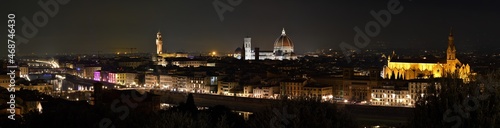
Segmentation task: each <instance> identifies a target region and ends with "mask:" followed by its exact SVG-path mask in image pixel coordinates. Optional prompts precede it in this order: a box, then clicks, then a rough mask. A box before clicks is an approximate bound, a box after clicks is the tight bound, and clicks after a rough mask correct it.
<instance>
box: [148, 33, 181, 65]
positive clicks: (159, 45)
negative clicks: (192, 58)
mask: <svg viewBox="0 0 500 128" xmlns="http://www.w3.org/2000/svg"><path fill="white" fill-rule="evenodd" d="M187 57H188V54H187V53H181V52H174V53H163V37H162V36H161V33H160V31H158V33H156V54H155V55H153V57H152V59H153V61H155V63H156V64H157V65H163V66H166V62H165V60H164V58H187Z"/></svg>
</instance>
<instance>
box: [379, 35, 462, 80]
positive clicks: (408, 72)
mask: <svg viewBox="0 0 500 128" xmlns="http://www.w3.org/2000/svg"><path fill="white" fill-rule="evenodd" d="M453 40H454V38H453V34H452V33H451V32H450V35H449V36H448V48H447V50H446V60H439V59H427V58H423V59H420V60H413V59H411V60H410V59H398V58H394V57H393V58H391V57H389V58H388V60H387V65H386V66H385V67H384V69H383V73H382V77H383V78H385V79H405V80H410V79H428V78H440V77H443V76H446V75H447V74H455V75H457V76H458V77H459V78H461V79H463V80H464V81H469V75H470V73H471V72H470V66H469V65H468V64H462V63H461V62H460V61H459V60H458V59H457V58H456V48H455V44H454V43H453Z"/></svg>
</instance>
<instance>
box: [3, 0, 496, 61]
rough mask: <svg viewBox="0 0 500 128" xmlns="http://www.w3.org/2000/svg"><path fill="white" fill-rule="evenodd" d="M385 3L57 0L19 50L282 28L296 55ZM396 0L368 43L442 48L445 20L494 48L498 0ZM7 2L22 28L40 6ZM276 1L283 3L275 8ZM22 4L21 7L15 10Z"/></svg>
mask: <svg viewBox="0 0 500 128" xmlns="http://www.w3.org/2000/svg"><path fill="white" fill-rule="evenodd" d="M387 2H388V1H380V2H361V3H360V2H359V1H353V2H347V1H333V2H332V1H328V2H327V1H317V2H301V1H268V2H255V1H242V2H241V3H239V4H238V5H236V6H231V7H232V8H233V11H226V12H224V13H223V15H222V16H223V18H224V19H223V20H221V18H220V17H219V15H218V14H217V12H216V9H215V7H214V5H213V3H214V1H204V2H192V1H183V2H179V1H175V2H172V1H170V2H159V1H155V2H145V3H134V2H131V1H122V2H120V3H114V2H111V1H104V2H97V1H87V2H81V1H69V2H68V3H67V4H65V5H59V6H58V9H59V10H58V13H56V15H55V16H53V17H49V18H48V21H47V24H46V25H44V26H42V27H37V28H38V33H37V34H35V35H34V36H33V38H27V39H28V40H29V42H27V43H21V44H20V45H19V46H18V54H29V53H48V54H54V53H71V52H73V53H97V51H113V52H115V51H126V50H124V49H126V48H137V51H140V52H151V53H153V52H154V49H155V45H154V44H155V34H156V32H157V31H158V30H161V32H162V34H163V38H164V45H165V46H164V47H163V49H164V50H165V51H168V52H182V51H184V52H193V51H200V52H206V51H220V52H231V51H234V49H236V48H237V47H241V44H242V43H243V37H246V36H250V37H252V40H253V42H252V43H253V45H252V46H253V47H260V48H261V49H272V43H273V42H274V41H275V39H276V38H277V37H279V35H280V31H281V29H282V28H286V29H287V34H288V35H290V37H292V38H293V40H294V43H295V45H296V48H295V49H296V52H297V53H299V54H301V53H304V52H310V51H315V50H318V49H330V48H331V49H335V50H340V48H339V44H340V43H341V42H346V43H348V44H353V37H355V34H356V33H355V31H354V30H353V27H356V26H359V27H360V28H361V29H364V25H365V24H366V23H367V22H369V21H372V20H375V19H374V18H373V16H372V15H371V14H370V11H375V12H378V11H380V10H383V9H386V8H387V7H386V4H387ZM399 2H400V6H401V7H403V8H404V9H403V10H402V12H401V13H400V14H397V15H396V14H393V15H392V16H391V19H392V20H391V22H390V23H389V24H388V25H387V26H386V27H382V28H381V29H380V30H381V31H380V34H379V35H378V36H376V37H373V38H372V40H371V43H370V44H369V45H368V47H370V46H371V45H373V44H374V42H385V43H387V46H388V47H389V48H415V49H422V48H426V49H438V50H442V49H445V47H442V46H443V45H442V44H446V35H447V34H448V31H449V28H450V27H453V29H454V34H455V37H456V41H455V43H456V45H457V49H459V50H464V49H467V50H469V49H488V48H490V49H488V50H495V49H491V47H498V46H497V45H498V43H497V42H499V39H498V38H494V37H495V35H498V34H500V33H499V31H498V30H496V28H498V26H499V25H498V24H497V22H498V21H500V17H499V16H498V15H495V14H494V12H498V11H499V9H498V8H495V7H494V5H495V3H497V2H496V1H474V2H469V1H448V0H443V1H436V2H431V1H427V0H422V1H416V0H415V1H399ZM222 3H225V4H228V3H226V2H225V1H222ZM8 4H9V5H12V6H9V7H5V8H4V7H2V8H4V9H7V11H10V10H15V13H17V15H18V17H19V19H20V20H19V23H18V24H17V25H18V26H16V27H17V29H19V30H20V31H23V30H21V28H22V26H23V21H22V20H21V18H22V17H27V19H28V20H29V21H31V22H33V19H32V17H33V15H34V13H36V12H39V11H43V8H41V7H40V6H39V5H38V4H37V2H27V3H26V2H24V3H23V2H18V1H8ZM278 5H283V6H284V7H280V8H282V9H275V6H278ZM2 6H3V5H2ZM21 7H25V8H26V9H22V10H20V9H17V8H21ZM264 13H267V15H262V14H264ZM470 24H474V25H470ZM18 35H19V36H21V37H25V36H24V35H23V34H22V33H19V34H18ZM18 42H19V41H18ZM96 47H97V48H96ZM363 49H364V48H363Z"/></svg>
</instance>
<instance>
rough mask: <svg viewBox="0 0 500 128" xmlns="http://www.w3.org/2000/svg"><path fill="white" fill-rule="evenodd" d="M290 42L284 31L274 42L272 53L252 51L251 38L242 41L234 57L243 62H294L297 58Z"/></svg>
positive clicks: (256, 49)
mask: <svg viewBox="0 0 500 128" xmlns="http://www.w3.org/2000/svg"><path fill="white" fill-rule="evenodd" d="M293 50H294V46H293V42H292V40H291V39H290V38H289V37H288V36H287V35H286V33H285V29H284V28H283V30H282V31H281V35H280V36H279V37H278V38H277V39H276V41H274V47H273V50H272V51H262V50H260V49H259V48H255V49H252V38H250V37H245V38H244V39H243V49H241V48H237V49H236V50H235V54H234V57H235V58H237V59H243V60H266V59H269V60H295V59H297V56H296V55H295V53H294V51H293Z"/></svg>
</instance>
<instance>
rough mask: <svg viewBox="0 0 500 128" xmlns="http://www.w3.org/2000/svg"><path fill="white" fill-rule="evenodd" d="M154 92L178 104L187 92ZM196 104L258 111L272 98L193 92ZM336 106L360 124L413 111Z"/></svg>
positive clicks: (403, 117)
mask: <svg viewBox="0 0 500 128" xmlns="http://www.w3.org/2000/svg"><path fill="white" fill-rule="evenodd" d="M151 92H153V93H154V94H157V95H160V96H161V102H162V103H169V104H178V103H180V102H185V101H186V99H187V95H188V94H187V93H179V92H170V91H161V90H152V91H151ZM193 98H194V102H195V104H196V105H197V106H202V107H210V106H215V105H224V106H226V107H228V108H230V109H232V110H237V111H247V112H258V111H260V110H263V109H265V108H266V107H268V106H270V105H271V104H272V103H273V102H277V101H276V100H273V99H256V98H245V97H234V96H221V95H211V94H193ZM337 106H338V108H340V109H344V110H346V111H347V112H348V113H349V114H350V115H351V116H352V117H353V118H354V120H355V121H356V122H357V123H358V124H360V125H362V126H376V125H382V126H399V125H401V124H406V123H407V122H408V119H409V117H410V116H411V114H412V112H413V108H407V107H385V106H368V105H353V104H337Z"/></svg>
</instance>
